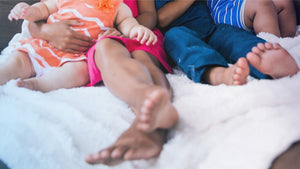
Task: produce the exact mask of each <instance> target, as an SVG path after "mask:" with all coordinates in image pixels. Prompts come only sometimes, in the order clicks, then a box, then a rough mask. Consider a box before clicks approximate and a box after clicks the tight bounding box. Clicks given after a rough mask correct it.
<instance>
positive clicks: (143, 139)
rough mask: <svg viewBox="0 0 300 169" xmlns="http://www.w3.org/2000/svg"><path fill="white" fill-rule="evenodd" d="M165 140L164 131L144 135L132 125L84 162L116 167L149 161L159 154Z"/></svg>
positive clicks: (87, 157)
mask: <svg viewBox="0 0 300 169" xmlns="http://www.w3.org/2000/svg"><path fill="white" fill-rule="evenodd" d="M165 139H166V132H165V131H162V130H156V131H153V132H151V133H145V132H142V131H140V130H138V129H136V128H135V125H134V124H133V125H132V126H131V127H130V128H129V129H128V130H126V131H125V132H124V133H123V134H122V135H121V136H120V137H119V138H118V139H117V141H116V142H115V143H113V144H112V145H111V146H109V147H108V148H105V149H103V150H101V151H99V152H98V153H95V154H90V155H87V156H86V158H85V161H86V162H87V163H89V164H105V165H116V164H119V163H120V162H123V161H124V160H139V159H150V158H153V157H156V156H158V155H159V154H160V152H161V150H162V146H163V144H164V142H165Z"/></svg>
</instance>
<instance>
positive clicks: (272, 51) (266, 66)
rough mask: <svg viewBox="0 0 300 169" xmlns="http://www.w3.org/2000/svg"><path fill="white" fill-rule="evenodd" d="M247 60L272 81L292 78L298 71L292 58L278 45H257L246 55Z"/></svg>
mask: <svg viewBox="0 0 300 169" xmlns="http://www.w3.org/2000/svg"><path fill="white" fill-rule="evenodd" d="M247 60H248V61H249V63H250V64H251V65H252V66H253V67H255V68H256V69H257V70H259V71H260V72H262V73H264V74H267V75H270V76H271V77H272V78H274V79H278V78H282V77H285V76H292V75H294V74H296V73H297V72H298V71H299V67H298V66H297V64H296V62H295V60H294V59H293V57H292V56H291V55H290V54H289V53H288V52H287V51H286V50H285V49H284V48H282V46H280V45H279V44H278V43H275V44H272V43H268V42H267V43H265V44H263V43H259V44H257V46H256V47H253V48H252V51H251V52H249V53H248V54H247Z"/></svg>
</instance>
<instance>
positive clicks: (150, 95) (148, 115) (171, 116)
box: [137, 87, 178, 132]
mask: <svg viewBox="0 0 300 169" xmlns="http://www.w3.org/2000/svg"><path fill="white" fill-rule="evenodd" d="M137 119H138V120H137V128H138V129H140V130H141V131H144V132H152V131H154V130H156V129H158V128H162V129H168V128H171V127H173V126H174V125H175V124H176V123H177V121H178V113H177V110H176V109H175V107H174V106H173V105H172V103H171V96H170V93H169V92H168V91H167V90H166V89H165V88H162V87H153V88H151V89H149V91H148V92H147V96H146V97H145V100H144V101H143V103H142V105H141V107H140V111H139V112H137Z"/></svg>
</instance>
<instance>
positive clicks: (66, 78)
mask: <svg viewBox="0 0 300 169" xmlns="http://www.w3.org/2000/svg"><path fill="white" fill-rule="evenodd" d="M88 82H89V76H88V70H87V64H86V62H85V61H78V62H67V63H65V64H64V65H63V66H62V67H60V68H57V69H54V70H52V71H51V72H49V73H47V74H45V75H43V76H41V77H34V78H30V79H24V80H19V81H18V82H17V86H19V87H24V88H28V89H30V90H37V91H41V92H49V91H52V90H56V89H60V88H73V87H80V86H84V85H86V84H87V83H88Z"/></svg>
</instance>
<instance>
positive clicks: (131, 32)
mask: <svg viewBox="0 0 300 169" xmlns="http://www.w3.org/2000/svg"><path fill="white" fill-rule="evenodd" d="M115 23H116V26H117V28H118V29H119V30H120V31H121V32H122V33H123V34H124V35H125V36H126V37H129V38H131V39H134V38H135V39H136V40H137V41H140V43H141V44H144V43H145V42H146V45H150V44H155V43H156V42H157V37H156V36H155V34H154V33H153V32H152V31H151V30H150V29H148V28H146V27H145V26H142V25H140V24H139V23H138V22H137V20H136V19H135V18H134V17H133V16H132V13H131V11H130V9H129V7H128V6H127V5H125V4H124V3H121V4H120V5H119V8H118V11H117V14H116V18H115Z"/></svg>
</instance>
